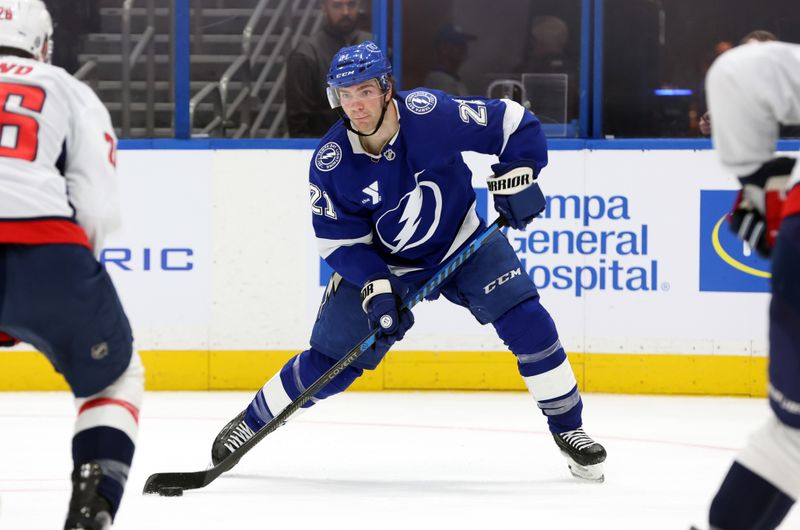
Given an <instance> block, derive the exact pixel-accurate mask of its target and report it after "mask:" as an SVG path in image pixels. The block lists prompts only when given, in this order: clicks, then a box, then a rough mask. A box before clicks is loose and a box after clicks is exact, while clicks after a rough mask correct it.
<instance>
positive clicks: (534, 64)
mask: <svg viewBox="0 0 800 530" xmlns="http://www.w3.org/2000/svg"><path fill="white" fill-rule="evenodd" d="M568 42H569V28H568V27H567V23H566V22H564V21H563V20H562V19H560V18H559V17H556V16H552V15H542V16H537V17H534V18H533V21H532V22H531V29H530V33H529V35H528V47H527V50H526V52H525V55H524V57H525V59H524V61H523V62H522V63H521V64H519V65H517V66H516V67H515V68H514V71H515V72H516V73H519V74H566V76H567V120H571V119H575V118H577V115H578V105H579V103H578V97H579V94H578V65H577V63H576V62H575V61H572V60H570V58H569V57H568V55H567V44H568ZM528 96H529V97H530V96H531V94H528ZM534 97H535V95H534ZM542 103H543V102H541V101H537V102H535V103H534V104H535V105H536V107H537V108H539V110H538V111H537V115H538V116H539V119H542V120H546V115H547V114H548V113H547V112H543V111H542V108H541V105H542ZM549 103H552V102H546V103H545V104H549ZM558 121H560V120H557V122H558Z"/></svg>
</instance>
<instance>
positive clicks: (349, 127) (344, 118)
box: [336, 97, 392, 136]
mask: <svg viewBox="0 0 800 530" xmlns="http://www.w3.org/2000/svg"><path fill="white" fill-rule="evenodd" d="M391 102H392V98H391V97H390V98H389V101H387V102H386V103H384V104H383V109H382V110H381V117H380V119H379V120H378V124H377V125H376V126H375V130H373V131H372V132H371V133H369V134H364V133H362V132H359V131H357V130H355V128H354V127H353V125H352V124H351V123H350V118H348V117H347V114H345V112H344V110H343V109H342V107H336V112H337V113H338V114H339V116H340V117H341V118H342V121H344V126H345V127H347V130H348V131H351V132H353V133H355V134H357V135H359V136H372V135H373V134H375V133H376V132H378V129H380V128H381V125H383V119H384V118H385V117H386V109H387V108H389V103H391Z"/></svg>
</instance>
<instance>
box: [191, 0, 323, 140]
mask: <svg viewBox="0 0 800 530" xmlns="http://www.w3.org/2000/svg"><path fill="white" fill-rule="evenodd" d="M302 1H303V0H260V1H259V3H258V4H257V5H256V7H255V8H254V10H253V13H252V15H251V16H250V18H249V19H248V21H247V24H246V25H245V27H244V29H243V30H242V54H241V55H240V56H239V57H237V58H236V59H235V60H234V61H233V63H231V65H230V66H229V67H228V68H227V70H225V72H224V73H223V74H222V76H221V77H220V79H219V81H213V82H211V83H208V84H207V85H206V86H204V87H203V88H202V89H201V90H200V91H199V92H198V93H197V94H195V95H194V97H192V99H191V102H190V105H189V113H190V123H191V126H192V130H194V127H195V118H196V115H197V109H198V108H199V105H200V104H201V103H203V102H204V101H206V100H207V99H209V98H211V99H212V101H213V104H214V108H215V110H214V114H215V116H214V117H213V118H212V119H211V120H210V121H209V122H208V123H207V124H206V125H204V126H203V128H202V129H201V130H200V132H199V134H197V135H195V136H199V137H204V136H209V135H212V136H213V135H217V136H222V137H227V136H228V135H229V131H230V130H231V128H232V127H235V129H233V130H232V132H231V134H230V136H231V137H233V138H243V137H245V136H247V137H255V136H256V135H257V134H258V131H259V130H261V127H262V126H263V124H264V121H265V119H266V118H267V116H268V115H269V113H270V111H271V110H273V107H274V105H275V100H276V99H277V98H278V96H279V95H280V93H281V90H283V84H284V81H285V79H286V69H285V67H282V68H281V71H280V72H279V73H278V75H277V77H276V79H275V81H274V82H272V84H271V85H268V83H267V80H268V79H269V77H270V74H272V73H273V70H274V68H275V67H276V66H277V65H278V63H279V61H280V60H281V59H282V58H284V57H286V56H287V55H288V53H289V51H290V50H291V49H292V48H294V46H296V45H297V42H298V41H299V39H300V37H301V36H302V35H305V34H308V33H313V32H315V31H318V30H319V27H320V25H321V24H322V18H323V15H322V13H321V12H319V11H318V10H317V9H316V5H315V0H308V1H307V2H306V4H305V6H301V2H302ZM273 2H275V3H276V5H275V8H274V13H273V14H272V16H271V17H270V19H269V22H268V23H267V25H266V27H265V28H264V30H263V31H262V32H261V34H260V36H258V37H257V38H256V28H257V26H258V23H259V21H260V20H261V18H262V17H263V16H264V12H265V11H266V10H267V9H268V8H269V5H270V3H273ZM298 14H299V16H300V20H299V22H298V23H297V24H296V25H294V24H292V21H293V20H295V18H296V16H297V15H298ZM281 22H283V25H282V27H280V26H279V24H280V23H281ZM309 25H310V28H309ZM307 28H308V29H307ZM276 37H277V40H276V42H275V44H274V45H273V47H272V49H271V51H270V52H269V55H268V56H267V58H266V61H265V63H264V66H263V67H261V70H260V71H258V72H257V73H256V67H257V63H258V59H259V57H261V56H262V54H263V53H264V50H265V48H266V47H267V44H268V42H269V41H270V39H273V40H275V39H276ZM236 80H238V81H241V87H242V88H241V90H239V92H238V93H237V94H236V95H235V96H232V94H231V91H230V90H231V86H232V84H233V83H234V81H236ZM267 87H268V88H267ZM265 89H267V92H266V95H265V96H264V98H263V100H262V99H261V98H260V95H261V92H262V91H263V90H265ZM256 105H257V106H258V107H259V112H258V114H257V115H256V117H255V119H251V118H252V113H253V107H254V106H256ZM285 115H286V107H285V105H283V104H282V105H280V107H279V108H278V109H277V112H276V114H275V116H274V118H273V120H272V123H271V124H270V126H269V129H268V132H267V134H266V136H267V137H274V136H276V135H277V133H278V129H279V128H280V127H281V126H282V124H283V121H284V118H285ZM237 122H238V123H237Z"/></svg>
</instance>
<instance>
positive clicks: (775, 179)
mask: <svg viewBox="0 0 800 530" xmlns="http://www.w3.org/2000/svg"><path fill="white" fill-rule="evenodd" d="M795 162H796V159H794V158H788V157H778V158H775V159H773V160H770V161H769V162H767V163H765V164H764V165H763V166H761V167H760V168H759V169H758V171H756V172H755V173H753V174H752V175H749V176H747V177H742V178H740V179H739V181H740V182H741V183H742V190H741V191H740V192H739V194H738V195H737V196H736V201H735V202H734V204H733V210H731V213H730V214H729V215H728V222H729V223H730V226H731V230H733V231H734V232H735V233H736V236H737V237H738V238H739V239H741V240H742V241H745V242H747V244H748V245H750V248H752V249H754V250H755V251H756V252H758V253H759V254H760V255H761V256H763V257H765V258H768V257H769V256H770V255H771V254H772V247H774V246H775V239H776V238H777V237H778V228H779V227H780V224H781V211H782V210H783V203H784V201H785V200H786V185H787V184H788V181H789V177H790V176H791V173H792V169H794V164H795Z"/></svg>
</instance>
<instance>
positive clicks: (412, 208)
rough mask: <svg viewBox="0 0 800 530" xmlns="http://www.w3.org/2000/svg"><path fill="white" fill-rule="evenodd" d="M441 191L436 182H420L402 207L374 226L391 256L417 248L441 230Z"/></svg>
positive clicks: (397, 207)
mask: <svg viewBox="0 0 800 530" xmlns="http://www.w3.org/2000/svg"><path fill="white" fill-rule="evenodd" d="M441 216H442V190H441V189H440V188H439V186H438V185H436V183H435V182H420V183H419V184H418V185H417V187H416V188H414V189H413V190H411V191H410V192H409V193H407V194H406V195H404V196H403V198H402V199H400V203H399V204H398V205H397V206H395V207H394V208H393V209H391V210H389V211H388V212H386V213H385V214H383V215H382V216H381V217H380V218H379V219H378V222H377V223H375V228H376V230H375V231H376V232H377V233H378V237H379V238H380V239H381V242H382V243H383V244H384V246H385V247H386V248H388V249H389V251H390V252H391V253H392V254H397V253H398V252H401V251H404V250H409V249H412V248H414V247H418V246H420V245H422V244H423V243H425V242H426V241H428V240H429V239H430V238H431V237H432V236H433V234H434V233H435V232H436V229H437V228H438V227H439V220H440V219H441Z"/></svg>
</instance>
